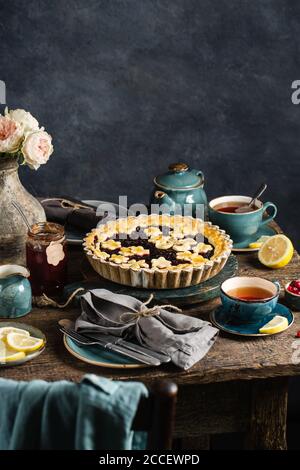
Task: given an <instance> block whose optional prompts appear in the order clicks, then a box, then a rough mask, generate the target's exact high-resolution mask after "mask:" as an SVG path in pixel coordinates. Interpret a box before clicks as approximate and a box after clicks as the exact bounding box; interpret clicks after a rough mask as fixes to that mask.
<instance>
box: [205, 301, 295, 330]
mask: <svg viewBox="0 0 300 470" xmlns="http://www.w3.org/2000/svg"><path fill="white" fill-rule="evenodd" d="M275 315H280V316H281V317H286V318H287V320H288V323H289V324H288V326H287V327H286V328H285V329H284V330H282V331H286V330H287V329H288V328H289V327H290V326H291V325H292V324H293V323H294V315H293V313H292V312H291V310H290V309H289V308H287V307H286V306H285V305H282V304H279V303H278V304H277V305H276V307H275V310H274V316H275ZM210 319H211V321H212V323H213V324H214V325H215V326H216V327H217V328H219V329H220V330H222V331H225V332H226V333H231V334H233V335H239V336H272V334H271V335H270V334H265V333H259V329H260V328H261V327H262V326H264V325H265V324H266V323H268V322H269V321H270V320H271V318H269V319H265V318H263V319H262V320H261V321H260V322H259V323H255V324H252V325H233V324H232V323H230V322H229V321H228V314H227V313H226V312H224V310H223V307H222V305H221V306H220V307H218V308H217V309H216V310H214V311H213V312H212V313H211V314H210ZM282 331H280V333H282ZM273 334H278V333H273Z"/></svg>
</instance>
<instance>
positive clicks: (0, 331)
mask: <svg viewBox="0 0 300 470" xmlns="http://www.w3.org/2000/svg"><path fill="white" fill-rule="evenodd" d="M9 333H20V334H21V335H26V336H29V331H27V330H22V329H21V328H15V327H14V326H3V327H2V328H0V339H2V338H4V337H5V336H7V335H8V334H9Z"/></svg>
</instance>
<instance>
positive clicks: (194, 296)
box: [64, 255, 238, 305]
mask: <svg viewBox="0 0 300 470" xmlns="http://www.w3.org/2000/svg"><path fill="white" fill-rule="evenodd" d="M237 270H238V261H237V258H236V256H235V255H230V257H229V258H228V261H227V263H226V264H225V266H224V268H223V269H222V271H220V272H219V273H218V274H217V275H216V276H214V277H212V278H211V279H208V280H207V281H204V282H201V283H200V284H197V285H195V286H190V287H183V288H182V289H138V288H136V287H130V286H124V285H122V284H116V283H115V282H112V281H108V280H107V279H104V278H102V277H101V276H99V277H98V279H99V281H81V282H76V283H74V284H69V285H67V286H66V287H65V288H64V296H65V297H66V298H69V296H70V295H71V294H72V292H73V291H74V290H76V289H78V288H79V287H83V288H84V289H86V290H91V289H108V290H110V291H112V292H115V293H116V294H125V295H131V296H132V297H136V298H137V299H139V300H141V301H143V302H144V301H145V300H148V298H149V295H150V294H153V296H154V302H155V301H156V302H159V303H166V304H169V303H172V304H175V305H191V304H195V303H198V302H205V301H207V300H211V299H214V298H215V297H219V295H220V285H221V284H222V283H223V282H224V281H226V279H229V278H230V277H233V276H235V275H236V273H237ZM81 294H82V292H80V294H78V297H79V296H80V295H81Z"/></svg>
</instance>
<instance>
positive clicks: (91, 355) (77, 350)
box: [64, 336, 149, 369]
mask: <svg viewBox="0 0 300 470" xmlns="http://www.w3.org/2000/svg"><path fill="white" fill-rule="evenodd" d="M64 345H65V347H66V349H67V350H68V351H69V353H70V354H72V356H75V357H76V358H77V359H79V360H81V361H83V362H87V363H88V364H92V365H94V366H99V367H110V368H113V369H137V368H141V367H149V366H148V365H147V364H141V363H140V362H136V361H134V359H130V358H129V357H124V356H121V354H118V353H115V352H113V351H107V350H106V349H104V348H101V346H80V345H79V344H77V343H76V342H75V341H73V340H72V339H70V338H68V337H67V336H64Z"/></svg>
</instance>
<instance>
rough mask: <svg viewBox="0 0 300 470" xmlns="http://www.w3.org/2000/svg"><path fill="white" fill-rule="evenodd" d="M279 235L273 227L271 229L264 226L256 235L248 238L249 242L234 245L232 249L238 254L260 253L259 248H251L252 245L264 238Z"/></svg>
mask: <svg viewBox="0 0 300 470" xmlns="http://www.w3.org/2000/svg"><path fill="white" fill-rule="evenodd" d="M277 233H278V232H277V231H276V230H275V229H274V228H273V227H270V226H269V225H263V226H262V227H261V228H260V229H259V230H258V231H257V232H256V233H255V234H254V235H252V236H251V237H249V238H247V240H244V241H242V242H240V243H234V244H233V247H232V251H236V252H241V251H247V252H251V251H258V250H259V248H249V245H250V243H255V242H256V240H258V239H259V238H260V237H263V236H270V237H272V236H273V235H276V234H277Z"/></svg>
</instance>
